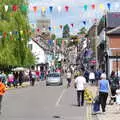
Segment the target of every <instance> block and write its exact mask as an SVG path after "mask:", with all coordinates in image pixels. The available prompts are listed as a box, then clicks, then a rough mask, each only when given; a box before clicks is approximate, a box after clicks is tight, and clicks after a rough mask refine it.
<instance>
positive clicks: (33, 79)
mask: <svg viewBox="0 0 120 120" xmlns="http://www.w3.org/2000/svg"><path fill="white" fill-rule="evenodd" d="M35 80H36V74H35V71H32V79H31V85H32V86H34V85H35Z"/></svg>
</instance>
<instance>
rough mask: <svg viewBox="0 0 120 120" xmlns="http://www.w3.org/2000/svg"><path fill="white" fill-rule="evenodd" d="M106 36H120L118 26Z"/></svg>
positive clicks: (119, 27)
mask: <svg viewBox="0 0 120 120" xmlns="http://www.w3.org/2000/svg"><path fill="white" fill-rule="evenodd" d="M107 34H108V35H120V25H119V26H118V27H116V28H114V29H111V30H109V31H108V32H107Z"/></svg>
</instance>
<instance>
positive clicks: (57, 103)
mask: <svg viewBox="0 0 120 120" xmlns="http://www.w3.org/2000/svg"><path fill="white" fill-rule="evenodd" d="M65 91H66V89H64V90H63V91H62V93H61V94H60V97H59V98H58V100H57V102H56V105H55V106H56V107H58V106H59V104H60V101H61V99H62V97H63V95H64V93H65Z"/></svg>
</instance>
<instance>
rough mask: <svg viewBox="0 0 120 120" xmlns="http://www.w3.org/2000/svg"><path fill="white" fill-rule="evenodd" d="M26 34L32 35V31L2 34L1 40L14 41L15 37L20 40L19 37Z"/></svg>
mask: <svg viewBox="0 0 120 120" xmlns="http://www.w3.org/2000/svg"><path fill="white" fill-rule="evenodd" d="M24 34H31V31H28V30H24V31H23V30H20V31H10V32H0V38H8V39H11V40H13V36H14V35H15V36H16V37H17V38H18V40H19V35H21V36H22V35H24Z"/></svg>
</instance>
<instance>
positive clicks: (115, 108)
mask: <svg viewBox="0 0 120 120" xmlns="http://www.w3.org/2000/svg"><path fill="white" fill-rule="evenodd" d="M88 89H89V90H90V91H91V92H92V95H93V97H94V96H95V95H96V90H97V87H96V86H90V85H88ZM108 101H109V97H108V100H107V103H108ZM91 108H92V106H91ZM91 113H92V109H91ZM91 117H92V120H119V119H120V105H117V104H114V105H108V104H107V106H106V112H105V114H102V113H101V114H97V115H91Z"/></svg>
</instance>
